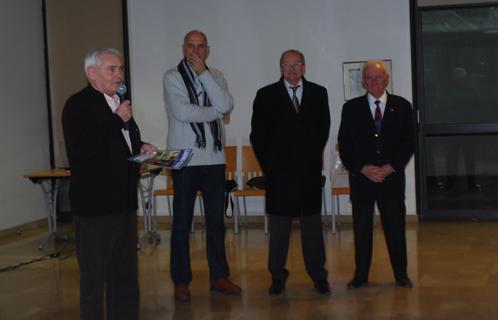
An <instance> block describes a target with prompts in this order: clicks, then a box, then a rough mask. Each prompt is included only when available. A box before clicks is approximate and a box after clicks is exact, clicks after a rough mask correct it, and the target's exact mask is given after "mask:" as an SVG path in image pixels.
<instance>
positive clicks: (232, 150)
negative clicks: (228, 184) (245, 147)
mask: <svg viewBox="0 0 498 320" xmlns="http://www.w3.org/2000/svg"><path fill="white" fill-rule="evenodd" d="M225 158H226V167H225V178H226V179H228V180H236V179H237V146H226V147H225Z"/></svg>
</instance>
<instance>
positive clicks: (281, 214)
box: [251, 50, 330, 295]
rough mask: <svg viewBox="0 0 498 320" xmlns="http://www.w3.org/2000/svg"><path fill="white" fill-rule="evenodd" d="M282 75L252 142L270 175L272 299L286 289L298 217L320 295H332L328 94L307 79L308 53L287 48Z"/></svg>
mask: <svg viewBox="0 0 498 320" xmlns="http://www.w3.org/2000/svg"><path fill="white" fill-rule="evenodd" d="M280 71H281V74H282V77H281V78H280V80H279V81H278V82H276V83H273V84H271V85H268V86H266V87H264V88H262V89H260V90H259V91H258V93H257V95H256V98H255V100H254V110H253V115H252V131H251V143H252V145H253V147H254V151H255V154H256V157H257V158H258V161H259V163H260V165H261V167H262V170H263V173H264V175H265V177H266V184H267V185H266V212H267V213H268V214H270V250H269V251H270V252H269V257H268V269H269V271H270V273H271V275H272V284H271V286H270V289H269V294H270V295H279V294H281V293H282V292H283V291H284V289H285V281H286V280H287V277H288V275H289V272H288V270H287V269H286V268H285V262H286V260H287V253H288V249H289V237H290V232H291V225H292V219H293V218H299V220H300V225H301V238H302V247H303V256H304V262H305V265H306V271H307V273H308V274H309V276H310V277H311V279H312V280H313V282H314V287H315V289H316V290H317V292H319V293H320V294H330V286H329V284H328V282H327V270H326V269H325V247H324V241H323V231H322V222H321V215H320V213H321V189H322V182H321V179H322V178H321V171H322V154H323V149H324V147H325V144H326V143H327V139H328V136H329V128H330V111H329V104H328V96H327V90H326V89H325V88H324V87H322V86H319V85H317V84H315V83H312V82H309V81H307V80H306V79H304V77H303V75H304V72H305V61H304V55H303V54H302V53H301V52H299V51H297V50H287V51H285V52H284V53H283V54H282V56H281V58H280Z"/></svg>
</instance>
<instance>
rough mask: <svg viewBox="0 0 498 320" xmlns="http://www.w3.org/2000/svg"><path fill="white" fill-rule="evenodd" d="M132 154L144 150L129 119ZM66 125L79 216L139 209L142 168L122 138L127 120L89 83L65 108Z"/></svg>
mask: <svg viewBox="0 0 498 320" xmlns="http://www.w3.org/2000/svg"><path fill="white" fill-rule="evenodd" d="M128 124H129V131H130V138H131V142H132V148H133V153H134V154H136V153H138V152H140V147H141V144H142V143H141V141H140V131H139V129H138V127H137V125H136V123H135V122H134V121H133V119H131V120H130V121H129V122H128ZM62 125H63V129H64V138H65V140H66V149H67V156H68V159H69V164H70V166H71V185H70V191H69V197H70V200H71V210H72V212H73V213H74V214H76V215H80V216H102V215H108V214H115V213H123V212H126V211H132V210H136V209H137V182H138V178H139V166H138V165H137V164H135V163H133V162H131V161H128V157H129V156H130V155H131V153H130V150H129V148H128V145H127V144H126V141H125V139H124V137H123V134H122V132H121V128H123V125H124V123H123V121H122V120H121V118H120V117H119V116H118V115H116V114H114V113H113V112H112V110H111V108H110V107H109V105H108V104H107V101H106V100H105V97H104V95H103V94H102V93H101V92H99V91H97V90H95V89H94V88H93V87H92V86H88V87H86V88H84V89H83V90H81V91H80V92H78V93H76V94H74V95H73V96H71V97H70V98H69V99H68V100H67V102H66V105H65V106H64V110H63V113H62Z"/></svg>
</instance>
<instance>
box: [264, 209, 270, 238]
mask: <svg viewBox="0 0 498 320" xmlns="http://www.w3.org/2000/svg"><path fill="white" fill-rule="evenodd" d="M264 219H265V234H268V233H269V231H268V215H267V214H266V213H265V214H264Z"/></svg>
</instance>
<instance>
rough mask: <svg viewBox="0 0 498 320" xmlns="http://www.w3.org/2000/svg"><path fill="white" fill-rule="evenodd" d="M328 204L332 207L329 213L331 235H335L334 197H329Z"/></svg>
mask: <svg viewBox="0 0 498 320" xmlns="http://www.w3.org/2000/svg"><path fill="white" fill-rule="evenodd" d="M330 204H331V205H332V212H331V218H332V223H331V225H332V234H336V229H335V209H336V207H335V204H334V195H332V196H331V197H330Z"/></svg>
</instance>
